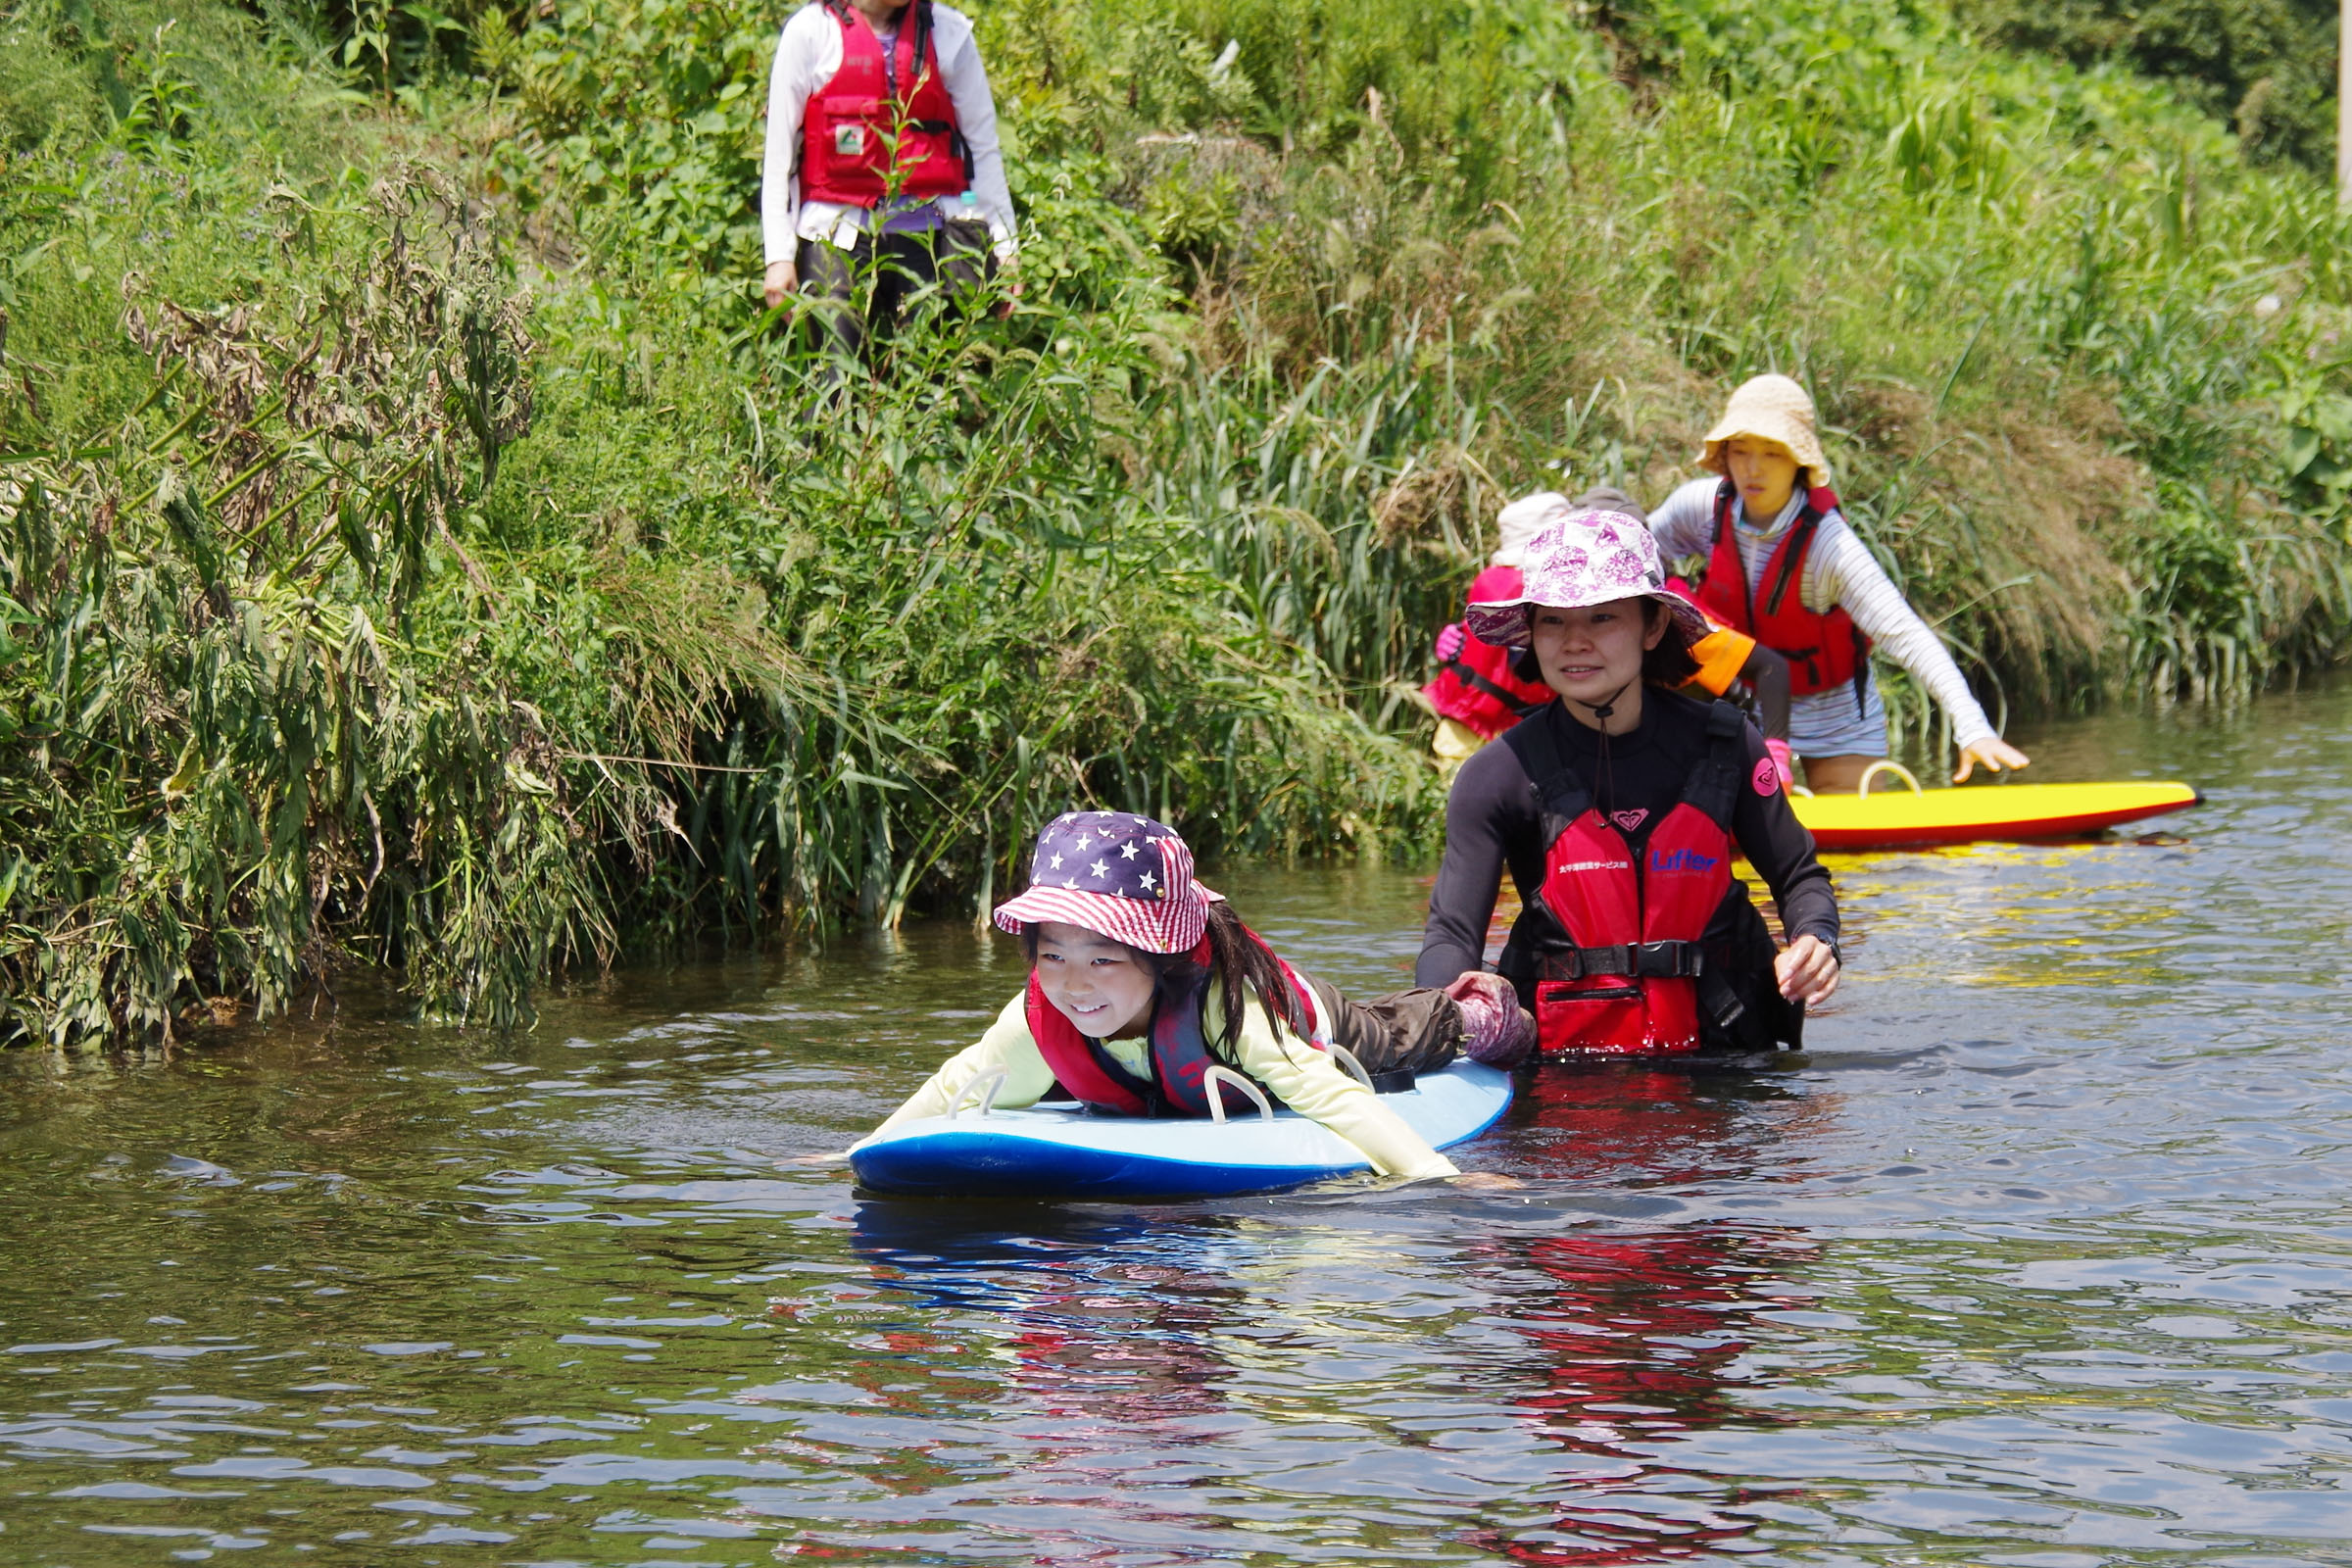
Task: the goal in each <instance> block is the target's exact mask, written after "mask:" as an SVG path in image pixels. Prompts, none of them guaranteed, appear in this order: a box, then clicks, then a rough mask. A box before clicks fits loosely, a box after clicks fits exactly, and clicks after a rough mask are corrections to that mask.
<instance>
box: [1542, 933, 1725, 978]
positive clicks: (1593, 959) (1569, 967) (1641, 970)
mask: <svg viewBox="0 0 2352 1568" xmlns="http://www.w3.org/2000/svg"><path fill="white" fill-rule="evenodd" d="M1705 968H1706V954H1705V952H1704V950H1702V949H1701V948H1700V947H1699V945H1698V944H1697V943H1695V942H1623V943H1619V944H1618V945H1617V946H1615V947H1611V948H1568V949H1566V950H1564V951H1561V952H1557V953H1546V954H1545V955H1544V958H1543V964H1542V971H1543V978H1544V979H1545V980H1582V979H1583V978H1585V976H1587V975H1602V974H1607V975H1628V976H1631V977H1633V978H1636V979H1641V980H1688V979H1691V977H1692V976H1694V975H1697V974H1699V973H1701V972H1703V971H1704V970H1705Z"/></svg>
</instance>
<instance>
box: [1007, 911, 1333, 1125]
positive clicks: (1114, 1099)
mask: <svg viewBox="0 0 2352 1568" xmlns="http://www.w3.org/2000/svg"><path fill="white" fill-rule="evenodd" d="M1250 940H1251V941H1252V942H1258V941H1259V938H1258V936H1257V934H1256V933H1255V932H1251V933H1250ZM1259 945H1260V946H1263V945H1264V944H1263V943H1262V942H1259ZM1193 961H1194V962H1196V963H1198V964H1199V965H1201V973H1200V975H1199V976H1198V978H1196V979H1195V980H1194V982H1193V983H1192V984H1191V985H1190V986H1188V987H1186V988H1185V989H1184V990H1183V991H1181V992H1163V993H1162V994H1161V995H1160V997H1159V998H1158V999H1157V1004H1156V1005H1154V1006H1153V1008H1152V1077H1151V1078H1150V1079H1145V1078H1141V1077H1138V1076H1137V1075H1136V1074H1134V1073H1132V1072H1129V1071H1128V1070H1127V1069H1126V1068H1125V1067H1124V1066H1122V1065H1121V1064H1120V1062H1119V1059H1118V1058H1117V1057H1116V1056H1113V1055H1112V1054H1110V1053H1109V1052H1107V1051H1105V1050H1103V1043H1102V1042H1101V1041H1099V1040H1090V1039H1088V1038H1087V1037H1086V1036H1084V1035H1082V1034H1080V1033H1079V1032H1078V1026H1077V1025H1076V1024H1074V1023H1072V1022H1070V1020H1069V1018H1068V1017H1067V1016H1066V1015H1065V1014H1064V1013H1063V1012H1062V1010H1061V1009H1060V1008H1059V1007H1056V1006H1055V1005H1054V1004H1053V1003H1051V1002H1049V1001H1047V1000H1046V992H1045V988H1044V987H1043V986H1040V985H1039V984H1038V983H1037V975H1036V973H1035V971H1032V972H1031V973H1030V976H1029V993H1028V999H1027V1004H1026V1011H1027V1014H1028V1019H1029V1038H1030V1039H1032V1040H1034V1041H1036V1042H1037V1050H1038V1054H1040V1055H1042V1056H1044V1057H1045V1058H1046V1065H1047V1066H1049V1067H1051V1068H1053V1069H1054V1081H1055V1082H1057V1083H1059V1084H1060V1085H1061V1087H1062V1088H1063V1089H1065V1090H1067V1091H1068V1092H1069V1093H1070V1094H1071V1095H1073V1096H1075V1097H1076V1098H1077V1099H1078V1100H1080V1101H1081V1102H1083V1103H1085V1104H1086V1105H1087V1106H1088V1107H1089V1108H1090V1109H1093V1110H1098V1111H1104V1112H1108V1113H1111V1114H1114V1115H1120V1116H1156V1115H1177V1116H1205V1115H1207V1114H1208V1113H1209V1110H1208V1087H1207V1085H1206V1083H1205V1082H1204V1081H1203V1080H1204V1079H1205V1077H1206V1075H1207V1073H1208V1069H1209V1068H1210V1067H1211V1066H1225V1067H1233V1070H1234V1071H1236V1072H1239V1071H1240V1070H1241V1069H1240V1068H1239V1067H1234V1066H1233V1063H1231V1062H1223V1061H1219V1060H1218V1058H1217V1057H1215V1056H1214V1055H1212V1054H1210V1053H1209V1049H1208V1037H1207V1034H1206V1033H1205V1031H1204V1029H1203V1027H1202V1003H1203V1002H1204V1001H1205V1000H1206V998H1207V996H1208V981H1209V971H1208V967H1207V965H1208V942H1207V939H1206V938H1202V939H1201V946H1200V948H1198V949H1196V950H1195V951H1194V954H1193ZM1274 961H1275V962H1276V963H1280V964H1282V972H1283V975H1284V976H1285V978H1287V979H1288V980H1289V981H1290V983H1291V989H1292V990H1293V991H1295V992H1297V993H1298V998H1299V1009H1300V1010H1301V1011H1302V1012H1303V1013H1304V1014H1305V1016H1306V1018H1307V1020H1308V1027H1309V1031H1310V1032H1309V1036H1308V1039H1307V1044H1308V1045H1310V1046H1313V1047H1314V1048H1315V1049H1316V1050H1318V1051H1321V1050H1324V1049H1326V1048H1327V1047H1328V1046H1329V1044H1330V1041H1329V1038H1328V1036H1327V1035H1326V1034H1325V1030H1324V1025H1323V1023H1322V1021H1321V1019H1320V1017H1319V1016H1318V1014H1317V1012H1316V1008H1315V999H1314V995H1313V993H1312V992H1310V991H1308V990H1307V988H1306V985H1305V983H1304V982H1302V981H1301V980H1300V979H1299V975H1298V973H1297V971H1295V970H1293V969H1292V968H1291V966H1290V965H1289V964H1288V963H1284V962H1283V960H1282V959H1280V958H1276V959H1275V960H1274ZM1217 1094H1218V1095H1219V1096H1220V1097H1222V1098H1223V1099H1224V1101H1225V1110H1226V1113H1227V1114H1228V1115H1232V1114H1237V1113H1240V1112H1245V1111H1250V1110H1253V1109H1254V1108H1256V1107H1254V1106H1253V1105H1251V1104H1250V1101H1249V1099H1248V1097H1246V1096H1244V1095H1243V1094H1242V1092H1241V1091H1240V1090H1238V1089H1236V1088H1234V1087H1233V1086H1232V1085H1231V1084H1219V1085H1218V1086H1217Z"/></svg>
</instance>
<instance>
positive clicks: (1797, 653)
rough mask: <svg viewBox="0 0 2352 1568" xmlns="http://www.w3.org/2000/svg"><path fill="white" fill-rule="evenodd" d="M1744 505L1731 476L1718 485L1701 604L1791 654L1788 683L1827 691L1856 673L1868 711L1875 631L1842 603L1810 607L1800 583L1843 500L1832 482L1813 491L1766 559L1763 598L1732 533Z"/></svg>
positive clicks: (1799, 689) (1803, 690)
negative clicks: (1865, 630) (1824, 524)
mask: <svg viewBox="0 0 2352 1568" xmlns="http://www.w3.org/2000/svg"><path fill="white" fill-rule="evenodd" d="M1739 505H1740V487H1739V486H1737V485H1735V484H1733V483H1732V481H1731V480H1729V479H1726V480H1724V481H1723V483H1722V484H1720V485H1718V486H1717V487H1716V490H1715V547H1714V549H1713V551H1712V552H1710V553H1709V555H1708V556H1707V575H1706V580H1705V581H1704V582H1702V583H1700V584H1699V589H1698V603H1699V608H1700V609H1702V610H1704V611H1706V612H1707V613H1709V614H1711V615H1713V616H1714V617H1715V618H1716V619H1717V620H1718V621H1721V622H1722V623H1723V624H1724V625H1726V626H1729V627H1731V628H1732V629H1733V630H1734V631H1739V632H1745V633H1746V634H1747V635H1748V636H1750V637H1753V638H1754V639H1756V641H1758V642H1760V643H1762V644H1763V645H1764V646H1765V647H1767V648H1769V649H1771V650H1772V651H1773V652H1774V653H1776V654H1779V655H1780V656H1781V657H1782V658H1783V659H1786V660H1787V661H1789V691H1790V692H1791V693H1793V694H1794V695H1796V696H1798V697H1804V696H1807V695H1809V694H1811V693H1813V692H1826V691H1830V690H1833V689H1835V688H1837V687H1839V686H1842V685H1844V684H1845V683H1846V682H1848V681H1852V682H1853V684H1854V705H1855V711H1857V712H1859V711H1861V710H1862V703H1863V696H1864V691H1865V688H1867V687H1868V685H1869V684H1870V639H1869V638H1868V637H1865V636H1863V635H1862V629H1861V628H1860V627H1859V626H1856V625H1855V624H1854V622H1853V617H1852V616H1850V615H1848V614H1847V613H1845V611H1844V610H1843V609H1841V608H1839V607H1838V606H1835V605H1833V606H1831V607H1830V609H1829V610H1828V611H1827V612H1826V613H1819V612H1815V611H1811V610H1807V609H1806V608H1805V603H1804V596H1803V594H1802V593H1801V592H1798V591H1796V590H1798V589H1799V588H1800V587H1801V585H1802V584H1803V582H1804V580H1805V560H1806V558H1807V557H1808V556H1810V555H1811V554H1812V553H1813V539H1814V536H1815V535H1816V534H1817V533H1818V532H1819V531H1820V529H1821V520H1822V518H1823V517H1824V516H1826V515H1829V514H1830V513H1831V512H1833V511H1835V510H1836V508H1837V506H1838V497H1837V495H1836V494H1835V493H1834V492H1832V491H1830V490H1829V489H1827V488H1826V487H1823V488H1817V489H1814V490H1811V491H1809V492H1807V493H1806V496H1805V505H1804V509H1803V510H1802V511H1800V512H1799V513H1798V514H1797V517H1796V521H1794V522H1793V523H1791V524H1789V532H1788V534H1787V535H1786V536H1785V537H1783V538H1782V540H1781V542H1780V544H1779V545H1778V546H1777V547H1776V548H1775V549H1774V550H1773V552H1772V556H1771V559H1770V560H1768V561H1766V562H1765V564H1764V582H1765V585H1766V586H1765V588H1764V593H1763V597H1762V598H1761V599H1759V598H1758V597H1757V595H1756V591H1755V589H1754V588H1752V587H1750V586H1749V584H1748V580H1747V567H1746V565H1745V564H1743V563H1741V561H1740V541H1739V540H1738V539H1736V538H1734V537H1733V533H1732V522H1733V518H1734V516H1735V515H1737V514H1736V511H1735V509H1737V508H1738V506H1739Z"/></svg>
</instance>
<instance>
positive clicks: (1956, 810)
mask: <svg viewBox="0 0 2352 1568" xmlns="http://www.w3.org/2000/svg"><path fill="white" fill-rule="evenodd" d="M2204 799H2205V797H2204V796H2202V795H2200V794H2199V793H2197V791H2196V790H2194V789H2192V788H2190V787H2189V786H2188V785H2186V784H2003V785H1997V786H1989V785H1988V786H1986V787H1985V788H1982V789H1968V788H1962V789H1942V790H1922V791H1919V792H1918V793H1916V794H1915V793H1913V792H1912V791H1910V790H1908V789H1905V788H1904V787H1902V786H1901V785H1896V786H1894V787H1893V788H1890V789H1889V788H1886V787H1881V788H1877V789H1874V790H1872V792H1871V793H1870V794H1868V795H1799V796H1797V797H1796V798H1795V799H1794V801H1793V802H1792V803H1791V804H1793V805H1794V806H1795V808H1796V819H1797V820H1798V821H1800V822H1802V823H1804V824H1805V826H1806V827H1808V828H1810V829H1812V832H1813V838H1814V841H1815V842H1816V843H1818V844H1819V845H1820V846H1821V847H1822V848H1823V849H1825V850H1891V849H1909V848H1913V847H1915V846H1920V845H1931V844H1967V843H1971V842H1973V841H1975V840H1978V839H2055V838H2069V837H2074V836H2077V835H2080V834H2084V833H2095V832H2097V831H2098V830H2099V829H2101V828H2107V827H2118V826H2121V825H2122V824H2124V823H2126V822H2137V821H2141V820H2144V819H2145V818H2147V817H2151V816H2162V815H2163V814H2164V813H2165V812H2167V811H2180V810H2185V809H2188V808H2189V807H2192V806H2196V805H2199V804H2201V803H2202V802H2203V801H2204Z"/></svg>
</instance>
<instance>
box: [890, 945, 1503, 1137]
mask: <svg viewBox="0 0 2352 1568" xmlns="http://www.w3.org/2000/svg"><path fill="white" fill-rule="evenodd" d="M1204 1013H1205V1015H1204V1016H1203V1017H1202V1019H1201V1029H1202V1032H1203V1033H1204V1034H1206V1035H1207V1036H1208V1037H1209V1038H1211V1039H1214V1038H1215V1037H1216V1035H1217V1034H1218V1033H1219V1032H1220V1031H1221V1030H1222V1028H1223V1008H1222V1006H1221V1005H1220V1004H1219V1002H1218V999H1217V997H1216V995H1215V991H1214V988H1213V987H1212V988H1211V990H1210V994H1209V996H1208V997H1207V999H1206V1005H1205V1007H1204ZM1239 1045H1240V1049H1239V1050H1238V1051H1237V1052H1236V1055H1237V1056H1238V1057H1239V1058H1240V1063H1241V1068H1242V1071H1244V1072H1246V1073H1248V1074H1249V1075H1250V1077H1252V1078H1254V1079H1256V1080H1257V1081H1258V1082H1259V1083H1261V1084H1263V1085H1265V1087H1266V1090H1267V1092H1268V1093H1270V1094H1272V1095H1273V1097H1274V1098H1275V1099H1277V1100H1279V1101H1281V1102H1282V1103H1284V1104H1286V1105H1288V1106H1290V1107H1291V1108H1292V1109H1293V1110H1295V1111H1297V1112H1299V1115H1301V1116H1306V1117H1309V1118H1311V1119H1312V1120H1314V1121H1317V1122H1320V1123H1322V1125H1323V1126H1325V1127H1327V1128H1329V1129H1330V1130H1331V1131H1332V1132H1334V1133H1337V1134H1338V1135H1339V1136H1340V1137H1342V1138H1344V1139H1346V1140H1347V1141H1348V1143H1349V1144H1351V1145H1353V1146H1354V1147H1355V1148H1356V1149H1357V1150H1358V1151H1359V1152H1362V1154H1363V1156H1364V1157H1365V1158H1366V1159H1368V1160H1370V1161H1371V1162H1372V1167H1373V1169H1375V1170H1377V1171H1379V1172H1380V1173H1381V1174H1382V1175H1384V1176H1401V1177H1404V1178H1405V1179H1407V1180H1408V1181H1420V1180H1422V1179H1424V1178H1427V1177H1432V1176H1453V1175H1457V1174H1459V1172H1458V1171H1457V1170H1456V1169H1455V1166H1454V1163H1453V1161H1452V1160H1450V1159H1447V1158H1446V1156H1445V1155H1444V1154H1441V1153H1439V1152H1437V1151H1436V1150H1434V1149H1432V1148H1430V1147H1429V1143H1428V1141H1427V1140H1425V1139H1424V1138H1423V1137H1422V1136H1421V1135H1420V1134H1419V1133H1417V1132H1415V1131H1413V1130H1412V1129H1411V1128H1410V1127H1408V1126H1406V1125H1405V1124H1404V1121H1403V1119H1402V1118H1401V1117H1399V1116H1398V1115H1397V1113H1396V1112H1395V1111H1393V1110H1391V1109H1390V1108H1389V1107H1388V1106H1386V1105H1384V1104H1382V1103H1380V1097H1379V1096H1378V1095H1375V1094H1374V1093H1372V1091H1371V1090H1369V1089H1366V1088H1365V1087H1364V1086H1363V1085H1362V1084H1360V1083H1357V1082H1356V1081H1355V1080H1354V1079H1353V1078H1350V1077H1349V1076H1348V1074H1347V1073H1346V1072H1344V1071H1342V1070H1341V1068H1340V1065H1339V1063H1337V1062H1335V1061H1334V1060H1332V1058H1331V1056H1330V1054H1328V1053H1325V1052H1321V1051H1317V1050H1316V1049H1315V1048H1314V1047H1313V1046H1310V1045H1308V1044H1306V1043H1305V1042H1304V1041H1301V1040H1299V1039H1298V1038H1297V1037H1296V1036H1294V1035H1293V1034H1292V1033H1291V1032H1290V1031H1289V1030H1288V1029H1286V1028H1284V1027H1283V1026H1282V1025H1280V1024H1278V1023H1276V1022H1275V1021H1273V1020H1272V1019H1269V1018H1268V1017H1267V1016H1266V1013H1265V1009H1264V1008H1263V1007H1261V1006H1259V1005H1258V1004H1257V1001H1256V999H1255V998H1251V999H1250V1002H1249V1004H1248V1010H1247V1014H1246V1016H1245V1017H1244V1018H1243V1020H1242V1034H1241V1040H1240V1043H1239ZM1286 1047H1287V1048H1288V1049H1287V1050H1286V1049H1285V1048H1286ZM1103 1049H1104V1050H1105V1051H1107V1052H1108V1053H1109V1054H1111V1056H1112V1057H1114V1058H1115V1059H1116V1060H1117V1061H1118V1063H1119V1065H1120V1066H1122V1067H1124V1068H1126V1069H1127V1070H1128V1071H1129V1072H1131V1073H1133V1074H1135V1075H1136V1076H1137V1077H1139V1078H1143V1079H1147V1080H1148V1079H1150V1078H1151V1077H1152V1048H1151V1043H1150V1042H1149V1041H1147V1040H1106V1041H1103ZM991 1067H1003V1068H1004V1069H1005V1086H1004V1087H1003V1088H1002V1089H1000V1090H999V1091H997V1101H996V1103H998V1104H1000V1105H1003V1106H1005V1108H1006V1109H1008V1110H1018V1109H1020V1108H1022V1107H1023V1106H1026V1105H1034V1104H1036V1103H1038V1101H1039V1100H1040V1099H1041V1098H1043V1096H1044V1095H1045V1094H1046V1092H1047V1091H1048V1090H1050V1089H1052V1088H1053V1087H1054V1069H1053V1068H1051V1067H1049V1066H1047V1065H1046V1058H1045V1054H1044V1053H1043V1052H1041V1051H1039V1050H1038V1049H1037V1041H1036V1039H1035V1038H1034V1037H1032V1036H1031V1035H1030V1033H1029V1015H1028V1007H1027V997H1026V995H1025V994H1024V995H1022V996H1016V997H1014V998H1013V999H1012V1000H1011V1001H1010V1002H1008V1003H1006V1004H1005V1009H1004V1010H1003V1011H1002V1012H1000V1013H998V1014H997V1021H996V1022H995V1023H993V1024H990V1025H989V1026H988V1032H987V1033H986V1034H983V1035H982V1036H981V1037H980V1039H979V1042H978V1043H977V1044H975V1045H971V1046H967V1047H966V1048H964V1049H963V1050H962V1051H960V1052H958V1053H956V1054H955V1055H954V1056H952V1057H950V1058H949V1060H948V1062H947V1064H946V1065H945V1066H943V1067H941V1068H940V1069H939V1071H937V1072H935V1073H933V1074H932V1075H931V1081H930V1082H929V1083H926V1084H924V1085H923V1087H922V1088H920V1089H918V1090H916V1091H915V1092H914V1094H913V1096H912V1097H911V1098H909V1099H908V1100H907V1103H905V1104H904V1105H901V1106H900V1107H899V1108H898V1109H897V1110H895V1111H893V1112H891V1115H890V1119H889V1120H888V1121H886V1122H884V1123H883V1124H882V1125H881V1127H879V1128H877V1129H876V1131H877V1132H887V1131H889V1130H890V1129H891V1128H893V1127H896V1126H898V1125H899V1124H900V1123H902V1122H908V1121H914V1120H917V1119H919V1118H921V1117H924V1116H944V1115H946V1114H947V1113H948V1107H949V1106H950V1105H952V1104H954V1103H956V1096H957V1095H958V1094H960V1093H962V1091H963V1087H964V1086H965V1085H966V1084H968V1083H970V1082H971V1081H972V1080H973V1079H974V1078H976V1077H978V1076H979V1075H980V1074H981V1073H983V1072H986V1071H987V1070H988V1069H989V1068H991Z"/></svg>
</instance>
